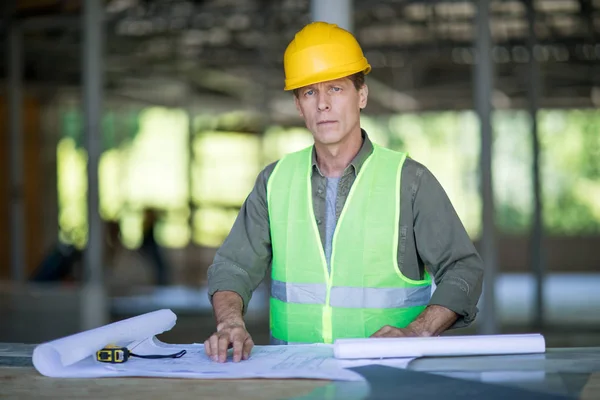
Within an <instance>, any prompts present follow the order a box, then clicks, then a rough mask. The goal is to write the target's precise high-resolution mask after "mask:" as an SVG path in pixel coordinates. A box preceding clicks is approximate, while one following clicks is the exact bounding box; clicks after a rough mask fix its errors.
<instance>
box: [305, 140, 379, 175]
mask: <svg viewBox="0 0 600 400" xmlns="http://www.w3.org/2000/svg"><path fill="white" fill-rule="evenodd" d="M360 131H361V133H362V138H363V143H362V146H361V147H360V150H359V151H358V153H357V154H356V156H354V158H353V159H352V161H350V165H348V167H346V170H345V171H344V174H343V175H346V174H347V173H349V172H350V171H353V172H354V176H356V175H358V173H359V172H360V168H361V167H362V166H363V164H364V163H365V161H367V158H369V156H370V155H371V153H372V152H373V143H372V142H371V139H369V135H367V132H366V131H365V130H364V129H361V130H360ZM312 166H313V171H314V170H316V171H317V172H318V173H319V174H320V175H321V176H324V175H323V174H322V173H321V171H320V170H319V165H318V164H317V152H316V150H315V147H314V146H313V151H312ZM350 167H352V168H350Z"/></svg>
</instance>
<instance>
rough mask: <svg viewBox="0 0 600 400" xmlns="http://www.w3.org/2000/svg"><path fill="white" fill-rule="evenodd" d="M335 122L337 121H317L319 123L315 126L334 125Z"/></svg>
mask: <svg viewBox="0 0 600 400" xmlns="http://www.w3.org/2000/svg"><path fill="white" fill-rule="evenodd" d="M336 122H337V121H334V120H330V119H327V120H323V121H319V122H317V125H328V124H335V123H336Z"/></svg>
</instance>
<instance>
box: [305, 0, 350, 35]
mask: <svg viewBox="0 0 600 400" xmlns="http://www.w3.org/2000/svg"><path fill="white" fill-rule="evenodd" d="M353 9H354V7H353V4H352V0H311V3H310V11H311V20H312V21H323V22H329V23H332V24H337V25H338V26H339V27H340V28H344V29H346V30H347V31H350V32H352V31H353V29H354V18H353Z"/></svg>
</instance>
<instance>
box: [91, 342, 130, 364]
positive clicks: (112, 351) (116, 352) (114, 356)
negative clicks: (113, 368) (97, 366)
mask: <svg viewBox="0 0 600 400" xmlns="http://www.w3.org/2000/svg"><path fill="white" fill-rule="evenodd" d="M129 355H130V353H129V349H128V348H127V347H119V346H114V345H109V346H106V347H104V348H103V349H101V350H98V351H97V352H96V360H97V361H100V362H104V363H111V364H120V363H124V362H125V361H127V360H129Z"/></svg>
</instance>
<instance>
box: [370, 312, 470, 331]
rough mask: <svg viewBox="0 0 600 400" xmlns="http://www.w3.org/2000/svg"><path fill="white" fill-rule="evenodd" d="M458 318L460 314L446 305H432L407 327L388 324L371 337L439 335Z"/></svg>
mask: <svg viewBox="0 0 600 400" xmlns="http://www.w3.org/2000/svg"><path fill="white" fill-rule="evenodd" d="M457 319H458V314H456V313H455V312H454V311H451V310H449V309H447V308H446V307H442V306H438V305H430V306H427V307H426V308H425V310H424V311H423V312H422V313H421V314H419V316H418V317H417V318H416V319H415V320H414V321H413V322H411V323H410V324H409V325H408V326H407V327H406V328H394V327H393V326H389V325H386V326H384V327H383V328H381V329H380V330H378V331H377V332H375V333H374V334H373V335H371V337H427V336H439V335H440V334H441V333H442V332H444V331H445V330H446V329H448V328H450V327H451V326H452V324H454V322H456V320H457Z"/></svg>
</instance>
